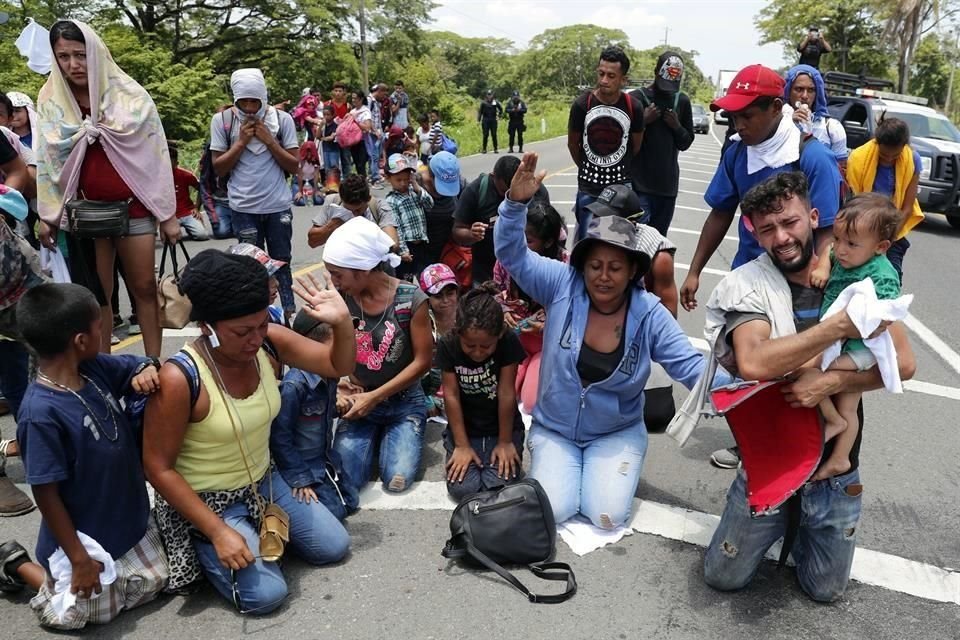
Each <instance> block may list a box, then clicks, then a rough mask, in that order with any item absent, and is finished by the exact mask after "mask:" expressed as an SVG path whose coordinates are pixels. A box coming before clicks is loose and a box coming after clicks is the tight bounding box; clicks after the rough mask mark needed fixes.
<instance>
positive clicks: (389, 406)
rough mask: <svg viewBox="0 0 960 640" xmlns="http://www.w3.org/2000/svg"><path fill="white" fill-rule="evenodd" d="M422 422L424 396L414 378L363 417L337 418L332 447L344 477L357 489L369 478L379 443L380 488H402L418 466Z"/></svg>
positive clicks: (424, 405) (408, 483) (424, 423)
mask: <svg viewBox="0 0 960 640" xmlns="http://www.w3.org/2000/svg"><path fill="white" fill-rule="evenodd" d="M426 424H427V407H426V398H425V397H424V395H423V389H422V388H421V387H420V381H419V380H418V381H417V382H416V383H415V384H414V385H413V386H412V387H410V388H409V389H407V390H406V391H401V392H400V393H398V394H396V395H394V396H391V397H390V398H387V399H386V400H384V401H383V402H381V403H380V404H378V405H377V406H376V407H374V409H373V411H371V412H370V413H369V414H368V415H367V416H366V417H364V418H359V419H357V420H341V421H340V424H339V425H338V426H337V433H336V436H335V437H334V442H333V448H334V450H335V451H336V452H337V453H339V454H340V457H341V458H342V459H343V469H344V471H345V472H346V475H347V478H349V480H350V481H351V482H354V483H356V484H357V488H358V489H359V488H362V487H363V485H364V483H365V482H366V481H367V480H369V479H370V472H371V471H372V470H373V456H374V452H375V450H376V448H377V447H378V446H379V448H380V459H379V470H380V480H381V481H382V482H383V488H384V489H386V490H387V491H393V492H399V491H403V490H404V489H406V488H407V487H409V486H410V485H411V484H413V480H414V478H415V477H416V475H417V471H418V470H419V469H420V455H421V453H422V450H423V432H424V427H425V426H426Z"/></svg>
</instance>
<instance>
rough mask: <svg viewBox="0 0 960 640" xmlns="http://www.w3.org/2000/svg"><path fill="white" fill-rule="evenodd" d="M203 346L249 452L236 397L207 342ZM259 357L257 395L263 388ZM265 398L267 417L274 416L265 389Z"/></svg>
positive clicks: (255, 361)
mask: <svg viewBox="0 0 960 640" xmlns="http://www.w3.org/2000/svg"><path fill="white" fill-rule="evenodd" d="M202 344H203V351H204V354H205V355H206V356H207V360H209V361H210V368H211V369H213V373H214V375H216V377H217V384H219V385H220V388H221V389H223V392H224V399H226V398H227V397H229V398H230V406H228V407H225V408H226V410H227V412H230V410H231V409H233V413H235V414H237V421H238V422H239V423H240V429H239V431H240V434H241V435H242V436H243V446H244V447H245V448H246V450H247V451H250V445H249V444H248V443H247V430H246V428H245V427H244V425H243V416H242V415H240V411H239V410H238V409H237V405H236V403H235V401H234V397H233V396H232V395H230V392H229V391H228V390H227V385H226V383H224V381H223V376H222V375H221V374H220V367H218V366H217V361H216V360H214V359H213V355H212V354H211V353H210V349H208V348H207V343H206V341H204V342H203V343H202ZM259 357H260V354H259V353H258V354H257V358H255V359H254V361H253V363H254V365H255V366H256V368H257V390H256V391H254V392H253V393H256V392H257V391H259V390H260V388H261V387H263V375H262V374H261V373H260V360H259ZM263 397H264V399H266V401H267V415H269V416H272V415H273V408H272V407H271V406H270V394H268V393H267V392H266V389H264V394H263ZM224 404H226V403H224ZM271 419H272V418H271ZM241 452H242V449H241Z"/></svg>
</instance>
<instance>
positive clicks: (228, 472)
mask: <svg viewBox="0 0 960 640" xmlns="http://www.w3.org/2000/svg"><path fill="white" fill-rule="evenodd" d="M180 286H181V287H182V289H183V291H184V293H185V294H186V295H187V297H189V298H190V302H191V304H192V305H193V306H192V310H191V312H190V319H191V320H193V321H195V322H197V323H199V325H200V329H201V331H202V335H201V336H200V337H199V338H197V339H196V340H194V341H193V342H192V343H190V344H188V345H186V346H185V347H184V349H183V350H181V351H180V352H179V353H177V354H175V355H174V357H173V358H171V360H168V361H167V363H165V364H164V365H163V367H162V368H161V369H160V391H159V392H157V393H156V394H154V395H153V396H152V397H151V398H150V401H149V402H148V403H147V408H146V414H145V417H144V434H143V465H144V470H145V472H146V476H147V479H148V480H149V481H150V484H152V485H153V487H154V488H155V489H156V492H157V500H156V518H157V524H158V526H159V528H160V532H161V534H162V535H163V540H164V545H165V546H166V548H167V555H168V556H169V560H170V584H169V587H168V588H169V589H170V590H173V591H181V590H183V589H185V588H187V587H189V586H190V585H191V584H192V583H194V582H195V581H196V580H198V579H199V578H200V577H201V576H202V577H205V578H206V579H207V580H209V581H210V583H211V584H212V585H213V587H214V589H216V590H217V592H218V593H220V595H222V596H223V597H224V598H226V599H227V600H228V601H230V602H232V603H233V604H234V606H235V607H236V608H237V610H238V611H240V612H241V613H252V614H264V613H269V612H270V611H273V610H274V609H276V608H277V607H278V606H279V605H280V603H281V602H282V601H283V599H284V598H285V597H286V595H287V584H286V581H285V580H284V577H283V574H282V573H281V571H280V567H279V565H278V564H277V563H276V562H272V561H269V560H270V558H269V557H266V556H264V555H263V553H262V547H261V544H260V540H259V539H258V531H259V529H260V522H261V519H262V515H263V513H264V509H265V507H266V505H265V502H266V501H271V502H275V503H276V504H277V505H279V506H280V507H281V508H282V509H283V510H284V511H285V512H286V513H287V515H288V516H289V547H290V549H291V550H292V551H293V552H294V553H295V554H296V555H298V556H300V557H301V558H302V559H304V560H306V561H307V562H309V563H311V564H315V565H322V564H328V563H331V562H337V561H339V560H341V559H342V558H343V557H344V556H345V555H346V554H347V551H348V550H349V546H350V538H349V536H348V534H347V531H346V530H345V529H344V528H343V525H342V524H341V523H340V521H339V520H338V519H337V518H336V517H335V516H334V515H333V514H331V513H330V511H329V510H328V509H327V508H326V507H325V506H323V504H322V503H320V502H300V501H299V500H297V499H296V497H294V493H293V491H292V490H291V488H290V486H289V485H288V484H287V483H286V482H285V481H284V479H283V476H282V475H281V474H280V473H279V472H278V471H277V470H276V469H273V470H271V466H270V451H269V441H270V426H271V424H272V423H273V419H274V418H276V416H277V414H278V413H279V411H280V392H279V390H278V387H277V371H278V370H279V366H280V364H281V363H283V364H288V365H290V366H291V367H296V368H298V369H303V370H305V371H309V372H312V373H316V374H318V375H320V376H323V377H325V378H339V377H340V376H343V375H346V374H348V373H350V371H352V370H353V363H354V358H355V351H354V348H355V343H354V337H353V325H352V323H351V319H350V313H349V311H348V310H347V308H346V305H344V303H343V299H342V298H341V297H340V295H339V294H338V293H337V292H336V291H332V290H317V288H316V286H315V285H314V283H313V282H312V281H310V282H307V281H303V280H301V281H300V286H298V287H296V288H295V291H297V293H298V294H299V295H300V297H302V298H303V299H304V301H305V302H306V303H307V304H306V306H305V307H304V308H303V310H302V311H301V312H300V313H306V314H308V315H310V316H311V317H313V318H315V319H316V320H318V321H321V322H326V323H327V324H329V325H330V326H331V328H332V331H333V340H332V341H328V342H325V343H319V342H315V341H313V340H311V339H310V338H308V337H306V336H302V335H300V334H298V333H295V332H294V331H291V330H290V329H287V328H286V327H284V326H282V325H279V324H276V323H272V322H270V316H269V314H268V313H267V306H268V304H269V300H270V284H269V276H268V275H267V270H266V268H265V267H264V266H263V265H262V264H260V263H259V262H258V261H257V260H255V259H254V258H250V257H248V256H241V255H233V254H229V253H224V252H221V251H218V250H216V249H207V250H206V251H202V252H200V253H199V254H197V255H196V256H195V257H194V258H193V260H191V261H190V263H189V264H188V265H187V268H186V269H185V270H184V272H183V275H182V276H181V279H180ZM274 559H275V558H274Z"/></svg>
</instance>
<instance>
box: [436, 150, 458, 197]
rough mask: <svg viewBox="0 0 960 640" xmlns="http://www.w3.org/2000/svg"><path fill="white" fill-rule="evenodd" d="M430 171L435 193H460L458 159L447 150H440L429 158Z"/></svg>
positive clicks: (447, 194)
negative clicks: (435, 188) (435, 189)
mask: <svg viewBox="0 0 960 640" xmlns="http://www.w3.org/2000/svg"><path fill="white" fill-rule="evenodd" d="M430 173H432V174H433V183H434V184H435V185H436V187H437V193H439V194H440V195H442V196H448V197H449V196H456V195H459V194H460V161H459V160H457V156H455V155H453V154H452V153H450V152H449V151H441V152H439V153H437V154H434V156H433V157H432V158H430Z"/></svg>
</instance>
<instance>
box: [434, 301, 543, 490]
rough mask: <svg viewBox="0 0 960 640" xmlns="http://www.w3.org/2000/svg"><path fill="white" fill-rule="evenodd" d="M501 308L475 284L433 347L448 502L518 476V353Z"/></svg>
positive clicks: (521, 354)
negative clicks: (442, 406)
mask: <svg viewBox="0 0 960 640" xmlns="http://www.w3.org/2000/svg"><path fill="white" fill-rule="evenodd" d="M505 329H506V324H505V323H504V320H503V310H502V309H501V308H500V304H499V303H498V302H497V301H496V299H494V297H493V296H492V295H491V294H490V293H488V292H487V291H484V290H483V289H477V290H474V291H471V292H470V293H468V294H467V295H465V296H464V297H463V298H462V299H461V300H460V303H459V306H458V307H457V319H456V323H455V324H454V327H453V330H452V331H451V332H450V333H449V334H448V335H446V336H444V337H443V338H442V339H441V340H440V343H439V344H438V345H437V356H436V360H437V365H438V366H439V367H440V369H441V371H442V372H443V394H444V400H445V403H446V410H447V420H448V423H449V426H448V428H447V429H446V430H445V431H444V433H443V446H444V449H446V452H447V460H446V469H447V491H448V492H449V493H450V496H451V497H453V498H455V499H456V500H461V499H463V498H464V497H465V496H467V495H469V494H471V493H476V492H478V491H486V490H488V489H492V488H494V487H499V486H502V485H505V484H508V483H510V482H513V481H514V480H516V479H518V478H521V477H523V471H522V470H521V468H520V463H521V452H522V451H523V436H524V431H523V420H522V419H521V418H520V409H519V408H518V407H517V392H516V388H515V383H516V378H517V365H518V364H519V363H520V362H521V361H523V359H524V357H526V353H525V352H524V350H523V346H522V345H521V344H520V339H519V338H518V337H517V335H516V333H514V332H513V331H506V330H505Z"/></svg>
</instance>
